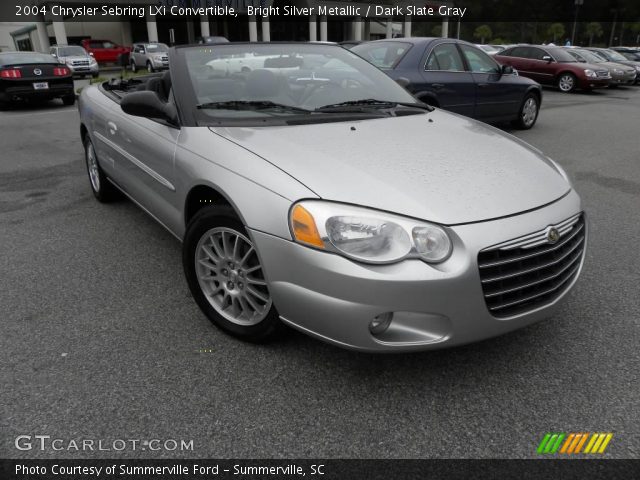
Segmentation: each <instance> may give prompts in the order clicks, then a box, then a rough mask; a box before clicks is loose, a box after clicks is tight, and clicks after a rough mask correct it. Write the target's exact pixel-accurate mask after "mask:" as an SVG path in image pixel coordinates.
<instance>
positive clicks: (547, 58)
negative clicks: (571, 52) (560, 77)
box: [542, 55, 553, 63]
mask: <svg viewBox="0 0 640 480" xmlns="http://www.w3.org/2000/svg"><path fill="white" fill-rule="evenodd" d="M542 60H544V61H545V62H547V63H551V62H552V61H553V58H551V57H550V56H549V55H545V56H544V57H542Z"/></svg>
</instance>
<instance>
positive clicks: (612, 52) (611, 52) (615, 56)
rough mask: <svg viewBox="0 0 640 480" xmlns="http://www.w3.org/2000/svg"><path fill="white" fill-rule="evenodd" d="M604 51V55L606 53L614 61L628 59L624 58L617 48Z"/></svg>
mask: <svg viewBox="0 0 640 480" xmlns="http://www.w3.org/2000/svg"><path fill="white" fill-rule="evenodd" d="M602 53H604V55H606V56H607V57H608V58H609V59H611V60H613V61H614V62H619V61H622V62H626V61H627V59H626V58H624V57H623V56H622V55H620V54H619V53H618V52H616V51H615V50H608V49H607V50H603V51H602Z"/></svg>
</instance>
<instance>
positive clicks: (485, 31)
mask: <svg viewBox="0 0 640 480" xmlns="http://www.w3.org/2000/svg"><path fill="white" fill-rule="evenodd" d="M492 35H493V32H492V31H491V27H490V26H489V25H480V26H479V27H478V28H476V29H475V31H474V32H473V36H474V37H475V38H477V39H478V40H480V43H485V40H486V41H488V40H491V36H492Z"/></svg>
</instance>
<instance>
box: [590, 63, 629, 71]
mask: <svg viewBox="0 0 640 480" xmlns="http://www.w3.org/2000/svg"><path fill="white" fill-rule="evenodd" d="M598 65H601V66H603V67H605V68H606V69H608V70H613V69H614V68H616V69H618V70H623V71H625V72H630V71H634V72H635V69H634V68H633V67H632V66H631V65H626V64H624V63H619V62H602V63H598Z"/></svg>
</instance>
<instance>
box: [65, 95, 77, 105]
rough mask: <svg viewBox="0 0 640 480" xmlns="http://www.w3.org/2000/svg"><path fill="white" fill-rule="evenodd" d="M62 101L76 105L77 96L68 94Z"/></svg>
mask: <svg viewBox="0 0 640 480" xmlns="http://www.w3.org/2000/svg"><path fill="white" fill-rule="evenodd" d="M62 103H64V104H65V105H69V106H70V105H75V103H76V96H75V95H68V96H66V97H62Z"/></svg>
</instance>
